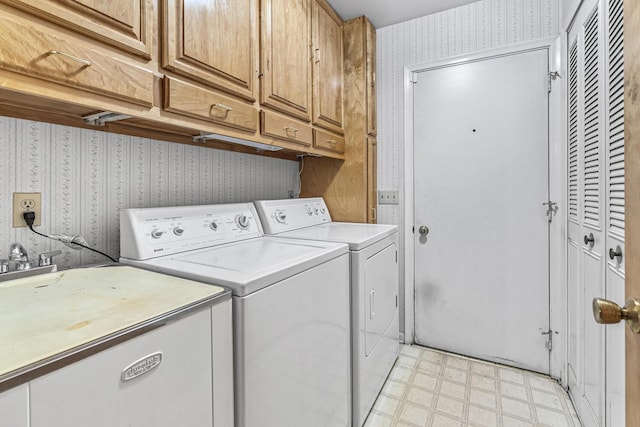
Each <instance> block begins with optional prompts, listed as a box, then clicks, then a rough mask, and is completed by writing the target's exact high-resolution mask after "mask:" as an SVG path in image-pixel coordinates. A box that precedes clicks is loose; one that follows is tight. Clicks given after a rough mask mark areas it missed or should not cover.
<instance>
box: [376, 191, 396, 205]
mask: <svg viewBox="0 0 640 427" xmlns="http://www.w3.org/2000/svg"><path fill="white" fill-rule="evenodd" d="M398 203H400V198H399V196H398V190H378V204H379V205H397V204H398Z"/></svg>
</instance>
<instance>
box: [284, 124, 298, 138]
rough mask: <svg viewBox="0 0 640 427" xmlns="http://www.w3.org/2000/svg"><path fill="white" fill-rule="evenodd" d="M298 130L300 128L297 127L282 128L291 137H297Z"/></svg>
mask: <svg viewBox="0 0 640 427" xmlns="http://www.w3.org/2000/svg"><path fill="white" fill-rule="evenodd" d="M299 130H300V129H297V128H294V127H291V126H285V128H284V131H285V133H286V134H287V136H290V137H292V138H297V136H298V131H299ZM292 134H293V135H292Z"/></svg>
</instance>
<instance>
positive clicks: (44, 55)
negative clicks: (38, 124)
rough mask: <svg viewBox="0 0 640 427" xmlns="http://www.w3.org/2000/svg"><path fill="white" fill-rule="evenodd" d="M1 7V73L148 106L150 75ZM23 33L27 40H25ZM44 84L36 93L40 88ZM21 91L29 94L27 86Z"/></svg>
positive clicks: (104, 49)
mask: <svg viewBox="0 0 640 427" xmlns="http://www.w3.org/2000/svg"><path fill="white" fill-rule="evenodd" d="M11 12H15V11H11V10H9V8H7V7H6V6H3V5H0V34H2V36H3V37H4V38H5V40H8V42H6V43H4V44H3V46H2V55H0V69H3V70H8V71H11V72H14V73H18V74H21V75H25V76H27V77H29V78H37V79H40V80H44V81H46V82H53V83H56V84H59V85H62V86H66V87H68V88H70V89H71V90H82V91H85V92H88V93H92V94H97V95H100V96H108V97H110V98H115V99H118V100H122V101H126V102H129V103H135V104H138V105H141V106H144V107H151V106H152V103H153V78H154V77H153V72H152V71H151V70H148V69H144V68H142V67H140V66H138V65H137V64H135V63H132V62H131V61H129V60H123V59H121V58H119V57H118V55H114V54H113V53H112V52H110V51H109V50H107V49H106V48H104V47H101V46H95V43H87V42H86V41H85V40H82V38H80V37H73V36H70V35H69V34H67V33H66V32H63V31H58V30H56V29H52V28H48V27H46V26H45V25H43V24H41V23H40V22H36V21H34V20H33V19H31V17H28V16H23V15H22V14H19V13H11ZM25 34H28V35H29V36H28V37H25ZM46 85H47V83H44V84H43V85H42V86H44V88H41V87H40V86H38V87H36V90H45V89H47V87H46ZM24 88H26V89H28V90H31V87H30V86H29V85H25V86H24Z"/></svg>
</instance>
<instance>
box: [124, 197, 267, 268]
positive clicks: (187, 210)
mask: <svg viewBox="0 0 640 427" xmlns="http://www.w3.org/2000/svg"><path fill="white" fill-rule="evenodd" d="M261 236H263V233H262V228H261V226H260V221H259V218H258V215H257V213H256V210H255V207H254V206H253V204H252V203H234V204H227V205H201V206H175V207H166V208H143V209H123V210H122V211H121V212H120V256H121V257H122V258H128V259H134V260H145V259H150V258H156V257H159V256H164V255H170V254H175V253H179V252H184V251H187V250H197V249H201V248H207V247H211V246H217V245H222V244H226V243H232V242H236V241H240V240H246V239H251V238H254V237H261Z"/></svg>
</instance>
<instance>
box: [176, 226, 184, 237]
mask: <svg viewBox="0 0 640 427" xmlns="http://www.w3.org/2000/svg"><path fill="white" fill-rule="evenodd" d="M182 233H184V228H181V227H175V228H174V229H173V234H175V235H176V236H182Z"/></svg>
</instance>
